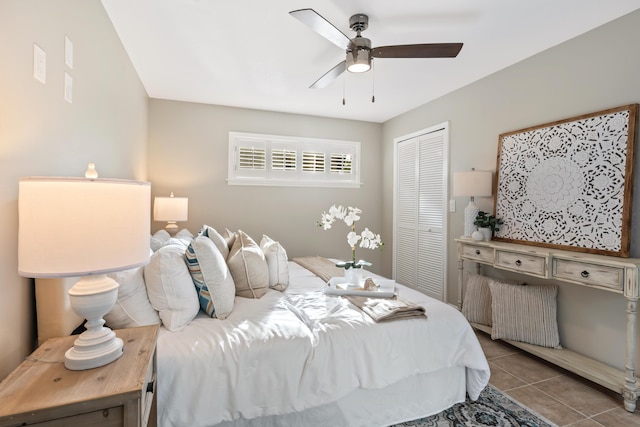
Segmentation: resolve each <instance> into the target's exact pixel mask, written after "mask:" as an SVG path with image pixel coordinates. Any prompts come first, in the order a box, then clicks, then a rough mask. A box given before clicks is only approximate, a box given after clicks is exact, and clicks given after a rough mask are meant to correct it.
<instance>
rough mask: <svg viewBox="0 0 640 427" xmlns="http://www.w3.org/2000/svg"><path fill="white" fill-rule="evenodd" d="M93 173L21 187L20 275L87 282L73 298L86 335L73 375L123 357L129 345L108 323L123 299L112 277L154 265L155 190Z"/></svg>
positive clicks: (75, 354) (68, 358)
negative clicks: (151, 218)
mask: <svg viewBox="0 0 640 427" xmlns="http://www.w3.org/2000/svg"><path fill="white" fill-rule="evenodd" d="M94 172H95V170H93V172H92V173H87V178H65V177H29V178H20V180H19V182H18V191H19V194H18V218H19V219H18V221H19V224H18V273H19V274H20V275H21V276H23V277H33V278H41V277H42V278H55V277H78V276H81V279H80V280H79V281H78V282H77V283H76V284H75V285H73V287H71V289H69V297H70V299H71V307H72V308H73V310H74V311H75V312H76V313H78V314H79V315H80V316H81V317H82V318H83V319H87V322H86V324H85V326H86V328H87V330H86V331H85V332H83V333H82V334H80V335H79V336H78V338H77V339H76V340H75V342H74V346H73V347H71V348H70V349H69V350H67V352H66V353H65V366H66V367H67V368H68V369H71V370H84V369H91V368H97V367H99V366H103V365H106V364H108V363H111V362H113V361H114V360H116V359H117V358H119V357H120V356H121V355H122V352H123V342H122V340H121V339H120V338H117V337H116V336H115V333H114V332H113V331H112V330H111V329H109V328H107V327H105V326H104V320H103V318H102V317H103V316H104V315H105V314H107V313H108V312H109V311H110V310H111V308H112V307H113V305H114V304H115V302H116V300H117V297H118V286H119V285H118V283H117V282H116V281H115V280H113V279H111V278H109V277H108V276H107V273H111V272H115V271H120V270H126V269H129V268H134V267H139V266H142V265H145V264H146V263H147V262H148V261H149V230H150V224H149V222H150V221H149V202H150V198H151V195H150V188H151V185H150V183H148V182H140V181H131V180H120V179H97V173H95V174H94ZM94 176H95V178H92V177H94Z"/></svg>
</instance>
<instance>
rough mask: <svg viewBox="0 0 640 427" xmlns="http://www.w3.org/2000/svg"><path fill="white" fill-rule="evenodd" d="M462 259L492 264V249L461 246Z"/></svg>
mask: <svg viewBox="0 0 640 427" xmlns="http://www.w3.org/2000/svg"><path fill="white" fill-rule="evenodd" d="M462 257H463V258H467V259H475V260H478V261H484V262H489V263H492V262H493V249H492V248H486V247H484V246H474V245H462Z"/></svg>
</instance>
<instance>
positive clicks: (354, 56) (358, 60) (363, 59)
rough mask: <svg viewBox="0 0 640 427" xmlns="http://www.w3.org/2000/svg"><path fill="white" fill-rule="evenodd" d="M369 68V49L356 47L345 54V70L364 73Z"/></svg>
mask: <svg viewBox="0 0 640 427" xmlns="http://www.w3.org/2000/svg"><path fill="white" fill-rule="evenodd" d="M370 69H371V50H369V49H366V48H358V49H357V50H356V51H355V52H353V53H348V54H347V70H348V71H350V72H352V73H364V72H365V71H369V70H370Z"/></svg>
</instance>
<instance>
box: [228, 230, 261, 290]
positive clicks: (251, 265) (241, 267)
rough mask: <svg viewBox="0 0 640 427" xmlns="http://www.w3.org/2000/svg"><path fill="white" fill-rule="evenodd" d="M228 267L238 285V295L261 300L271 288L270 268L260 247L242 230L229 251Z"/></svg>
mask: <svg viewBox="0 0 640 427" xmlns="http://www.w3.org/2000/svg"><path fill="white" fill-rule="evenodd" d="M227 265H228V266H229V270H230V271H231V276H233V282H234V283H235V284H236V295H238V296H241V297H246V298H260V297H262V295H264V294H265V293H266V292H267V289H268V288H269V267H267V260H266V259H265V257H264V253H263V252H262V249H260V246H258V244H257V243H256V242H254V241H253V239H252V238H251V237H249V236H248V235H247V234H246V233H245V232H243V231H242V230H238V232H237V233H236V239H235V242H234V243H233V246H232V247H231V250H230V251H229V258H227Z"/></svg>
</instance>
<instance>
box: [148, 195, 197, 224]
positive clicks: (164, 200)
mask: <svg viewBox="0 0 640 427" xmlns="http://www.w3.org/2000/svg"><path fill="white" fill-rule="evenodd" d="M188 216H189V198H188V197H156V198H155V200H154V203H153V219H154V220H155V221H186V220H187V219H188Z"/></svg>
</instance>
